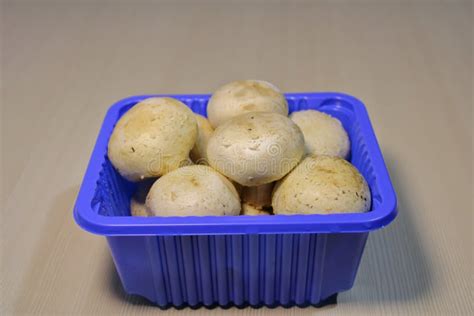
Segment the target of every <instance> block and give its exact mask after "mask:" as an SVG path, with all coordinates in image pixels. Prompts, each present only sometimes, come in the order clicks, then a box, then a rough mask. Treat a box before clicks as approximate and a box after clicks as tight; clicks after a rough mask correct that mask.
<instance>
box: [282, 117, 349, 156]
mask: <svg viewBox="0 0 474 316" xmlns="http://www.w3.org/2000/svg"><path fill="white" fill-rule="evenodd" d="M290 118H291V119H292V120H293V122H295V123H296V125H298V126H299V128H300V129H301V131H302V132H303V135H304V138H305V145H306V152H307V153H308V154H310V155H328V156H336V157H341V158H346V157H347V156H348V154H349V150H350V141H349V136H348V135H347V132H346V131H345V129H344V127H343V126H342V124H341V122H340V121H339V120H338V119H337V118H334V117H332V116H330V115H328V114H326V113H323V112H319V111H315V110H306V111H298V112H293V113H292V114H291V115H290Z"/></svg>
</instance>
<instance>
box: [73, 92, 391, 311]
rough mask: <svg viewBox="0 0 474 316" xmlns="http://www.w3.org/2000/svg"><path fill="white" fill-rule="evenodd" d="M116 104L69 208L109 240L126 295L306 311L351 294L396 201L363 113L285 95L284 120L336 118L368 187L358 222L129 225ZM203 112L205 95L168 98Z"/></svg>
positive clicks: (121, 109) (281, 219)
mask: <svg viewBox="0 0 474 316" xmlns="http://www.w3.org/2000/svg"><path fill="white" fill-rule="evenodd" d="M151 96H154V95H144V96H135V97H130V98H127V99H124V100H121V101H119V102H117V103H116V104H114V105H113V106H112V107H111V108H110V109H109V111H108V112H107V115H106V117H105V119H104V122H103V125H102V128H101V130H100V133H99V136H98V139H97V143H96V145H95V148H94V151H93V153H92V157H91V160H90V162H89V166H88V168H87V171H86V174H85V176H84V180H83V183H82V186H81V190H80V192H79V195H78V197H77V201H76V205H75V208H74V218H75V220H76V222H77V223H78V224H79V225H80V226H81V227H82V228H83V229H85V230H87V231H89V232H92V233H96V234H99V235H105V236H106V237H107V241H108V243H109V246H110V249H111V252H112V257H113V259H114V262H115V266H116V268H117V271H118V274H119V276H120V279H121V281H122V284H123V287H124V289H125V291H126V292H127V293H129V294H136V295H140V296H143V297H146V298H147V299H148V300H150V301H152V302H154V303H156V304H157V305H158V306H160V307H163V308H166V307H169V306H175V307H183V306H191V307H198V306H203V305H204V306H216V305H219V306H223V307H227V306H231V305H235V306H239V307H242V306H247V305H251V306H262V305H266V306H278V305H282V306H292V305H298V306H307V305H320V304H322V303H325V302H328V301H332V300H334V299H335V297H336V295H337V293H339V292H341V291H345V290H348V289H350V288H351V287H352V285H353V283H354V279H355V276H356V272H357V269H358V266H359V262H360V259H361V257H362V253H363V250H364V246H365V242H366V240H367V236H368V233H369V232H370V231H372V230H375V229H378V228H381V227H384V226H386V225H387V224H389V223H390V222H391V221H392V220H393V219H394V218H395V216H396V196H395V192H394V190H393V187H392V184H391V182H390V178H389V175H388V172H387V169H386V167H385V164H384V161H383V157H382V154H381V152H380V148H379V146H378V144H377V140H376V138H375V135H374V132H373V130H372V127H371V124H370V121H369V117H368V114H367V111H366V110H365V107H364V105H363V104H362V103H361V102H360V101H359V100H357V99H356V98H354V97H351V96H348V95H345V94H340V93H289V94H286V98H287V100H288V104H289V108H290V112H293V111H299V110H305V109H317V110H319V111H323V112H326V113H329V114H331V115H332V116H335V117H337V118H338V119H339V120H341V122H342V123H343V125H344V127H345V129H346V131H347V132H348V133H349V136H350V139H351V143H352V144H351V157H350V160H351V162H352V163H353V164H354V165H355V166H356V167H357V168H358V169H359V171H360V172H361V173H362V174H363V175H364V177H365V179H366V180H367V182H368V184H369V186H370V190H371V193H372V209H371V211H370V212H367V213H360V214H334V215H276V216H226V217H218V216H205V217H131V216H130V209H129V205H130V197H131V196H132V194H133V192H134V190H135V188H136V185H135V184H133V183H130V182H128V181H126V180H125V179H123V178H122V177H121V176H120V175H119V174H118V173H117V172H116V171H115V169H114V168H113V167H112V165H111V163H110V161H109V160H108V158H107V155H106V154H107V143H108V140H109V137H110V135H111V133H112V130H113V127H114V125H115V123H116V122H117V121H118V119H119V118H120V116H121V115H123V114H124V113H125V112H126V111H127V110H128V109H130V108H131V107H132V106H133V105H134V104H136V103H137V102H139V101H141V100H143V99H145V98H148V97H151ZM171 97H174V98H177V99H179V100H181V101H182V102H184V103H185V104H186V105H188V106H189V107H190V108H191V109H192V110H193V111H194V112H196V113H200V114H204V115H205V114H206V106H207V101H208V99H209V95H171Z"/></svg>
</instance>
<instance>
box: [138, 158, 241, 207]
mask: <svg viewBox="0 0 474 316" xmlns="http://www.w3.org/2000/svg"><path fill="white" fill-rule="evenodd" d="M146 206H147V208H148V210H149V212H150V213H151V214H153V215H154V216H206V215H217V216H220V215H239V213H240V207H241V206H240V198H239V195H238V193H237V191H236V190H235V188H234V186H233V185H232V183H231V182H230V181H229V180H227V179H226V178H225V177H224V176H222V175H221V174H219V173H218V172H217V171H215V170H213V169H212V168H210V167H208V166H203V165H194V166H187V167H182V168H179V169H176V170H174V171H172V172H170V173H167V174H166V175H164V176H163V177H161V178H159V179H158V180H157V181H156V182H155V183H154V184H153V186H152V187H151V189H150V192H149V193H148V196H147V198H146Z"/></svg>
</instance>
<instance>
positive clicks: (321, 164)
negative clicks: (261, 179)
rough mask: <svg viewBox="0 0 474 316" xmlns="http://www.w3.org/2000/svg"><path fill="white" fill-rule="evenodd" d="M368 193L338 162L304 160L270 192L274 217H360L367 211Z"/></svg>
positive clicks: (355, 173) (354, 174) (316, 158)
mask: <svg viewBox="0 0 474 316" xmlns="http://www.w3.org/2000/svg"><path fill="white" fill-rule="evenodd" d="M370 203H371V201H370V190H369V187H368V185H367V182H366V181H365V179H364V178H363V177H362V175H361V174H360V173H359V171H357V169H356V168H355V167H354V166H353V165H351V164H350V163H349V162H347V161H346V160H344V159H342V158H338V157H330V156H310V157H306V158H305V159H304V160H303V161H302V162H301V163H300V164H299V165H298V166H297V167H296V168H295V169H294V170H293V171H292V172H291V173H290V174H288V175H287V176H286V177H285V178H283V179H282V180H280V181H279V182H278V183H277V185H276V187H275V190H274V192H273V198H272V206H273V212H274V213H275V214H332V213H360V212H366V211H368V210H369V209H370Z"/></svg>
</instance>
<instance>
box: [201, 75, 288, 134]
mask: <svg viewBox="0 0 474 316" xmlns="http://www.w3.org/2000/svg"><path fill="white" fill-rule="evenodd" d="M247 112H276V113H280V114H282V115H285V116H287V115H288V104H287V102H286V99H285V97H284V96H283V94H282V93H281V92H280V90H278V88H277V87H275V86H274V85H272V84H271V83H269V82H265V81H261V80H240V81H234V82H231V83H228V84H226V85H224V86H222V87H220V88H219V89H217V90H216V91H215V92H214V94H213V95H212V97H211V99H210V100H209V103H208V106H207V116H208V118H209V122H210V123H211V125H212V126H213V127H214V128H216V127H218V126H219V125H221V124H222V123H225V122H226V121H228V120H229V119H231V118H233V117H235V116H238V115H241V114H243V113H247Z"/></svg>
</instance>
